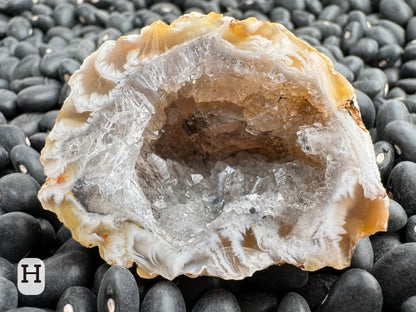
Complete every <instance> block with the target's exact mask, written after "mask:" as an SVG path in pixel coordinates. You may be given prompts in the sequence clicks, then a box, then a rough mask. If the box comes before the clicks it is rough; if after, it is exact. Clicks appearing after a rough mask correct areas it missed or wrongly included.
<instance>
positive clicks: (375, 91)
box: [353, 80, 387, 100]
mask: <svg viewBox="0 0 416 312" xmlns="http://www.w3.org/2000/svg"><path fill="white" fill-rule="evenodd" d="M353 86H354V88H355V89H358V90H360V91H362V92H364V93H365V94H367V95H368V96H369V97H370V98H372V99H373V100H374V99H375V97H376V96H377V95H379V94H380V93H381V94H384V93H385V92H386V91H387V89H386V85H384V86H383V85H382V84H380V82H378V81H374V80H356V81H355V82H354V83H353Z"/></svg>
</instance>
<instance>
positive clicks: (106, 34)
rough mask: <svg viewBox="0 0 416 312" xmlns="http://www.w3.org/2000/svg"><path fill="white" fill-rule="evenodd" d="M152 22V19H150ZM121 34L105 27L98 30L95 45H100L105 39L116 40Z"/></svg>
mask: <svg viewBox="0 0 416 312" xmlns="http://www.w3.org/2000/svg"><path fill="white" fill-rule="evenodd" d="M152 23H153V21H152ZM120 36H121V32H120V31H119V30H118V29H115V28H106V29H104V30H103V31H102V32H100V34H99V36H98V42H97V45H98V46H100V45H101V44H103V43H104V42H105V41H107V40H117V39H118V38H119V37H120Z"/></svg>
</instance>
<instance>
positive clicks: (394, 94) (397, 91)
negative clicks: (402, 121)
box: [386, 87, 410, 113]
mask: <svg viewBox="0 0 416 312" xmlns="http://www.w3.org/2000/svg"><path fill="white" fill-rule="evenodd" d="M406 97H407V94H406V92H404V90H403V89H402V88H399V87H394V88H393V89H390V90H389V93H387V97H386V98H387V99H396V100H399V101H403V102H405V101H406ZM405 105H406V107H407V104H406V103H405ZM407 110H409V108H407ZM409 113H410V111H409Z"/></svg>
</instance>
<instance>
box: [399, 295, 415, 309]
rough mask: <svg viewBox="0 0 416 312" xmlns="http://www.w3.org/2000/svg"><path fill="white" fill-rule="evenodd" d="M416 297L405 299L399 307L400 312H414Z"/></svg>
mask: <svg viewBox="0 0 416 312" xmlns="http://www.w3.org/2000/svg"><path fill="white" fill-rule="evenodd" d="M415 311H416V296H412V297H409V298H407V299H406V300H405V301H404V302H403V304H402V305H401V307H400V312H415Z"/></svg>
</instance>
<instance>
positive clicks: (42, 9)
mask: <svg viewBox="0 0 416 312" xmlns="http://www.w3.org/2000/svg"><path fill="white" fill-rule="evenodd" d="M32 13H33V14H46V15H52V13H53V8H52V7H50V6H48V5H46V4H44V3H35V4H34V5H33V7H32Z"/></svg>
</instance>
